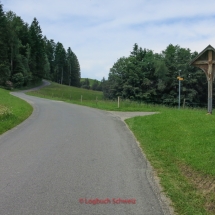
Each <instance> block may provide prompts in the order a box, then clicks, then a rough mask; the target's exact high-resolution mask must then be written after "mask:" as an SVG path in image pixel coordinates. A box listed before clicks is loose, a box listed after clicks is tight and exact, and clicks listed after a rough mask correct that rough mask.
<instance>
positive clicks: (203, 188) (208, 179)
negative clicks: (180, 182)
mask: <svg viewBox="0 0 215 215" xmlns="http://www.w3.org/2000/svg"><path fill="white" fill-rule="evenodd" d="M180 169H181V171H182V173H183V174H184V175H185V177H186V178H187V179H188V181H189V182H190V183H191V184H193V185H194V186H195V188H197V189H198V191H199V192H200V193H201V194H202V196H203V197H204V198H205V200H206V203H205V209H206V210H207V211H208V212H210V213H213V214H215V177H212V176H209V175H203V174H200V173H199V172H197V171H194V170H193V169H191V168H190V167H188V166H186V165H180Z"/></svg>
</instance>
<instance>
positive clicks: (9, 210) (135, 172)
mask: <svg viewBox="0 0 215 215" xmlns="http://www.w3.org/2000/svg"><path fill="white" fill-rule="evenodd" d="M13 94H14V95H16V96H18V97H20V98H23V99H25V100H27V101H28V102H30V103H31V104H32V105H33V106H34V112H33V114H32V115H31V116H30V117H29V118H28V119H27V120H26V121H24V122H23V123H22V124H20V125H19V126H17V127H16V128H14V129H12V130H10V131H8V132H6V133H5V134H3V135H1V136H0V215H73V214H74V215H76V214H78V215H85V214H86V215H88V214H89V215H103V214H105V215H118V214H119V215H124V214H125V215H130V214H131V215H133V214H134V215H136V214H138V215H140V214H141V215H161V214H165V211H164V210H163V209H162V203H161V201H160V200H159V197H158V195H157V194H156V192H155V191H154V188H153V183H152V182H151V181H150V178H149V177H148V176H147V175H148V173H147V171H148V168H147V162H146V160H145V158H144V156H143V155H142V153H141V150H140V148H139V147H138V145H137V143H136V141H135V138H134V137H133V135H132V134H131V132H130V131H129V130H128V128H127V126H126V125H125V123H124V122H122V121H121V120H120V119H119V117H116V116H114V115H113V114H112V113H110V112H106V111H100V110H96V109H92V108H88V107H82V106H78V105H73V104H68V103H64V102H59V101H51V100H48V99H42V98H36V97H32V96H28V95H25V94H24V93H21V92H20V93H13Z"/></svg>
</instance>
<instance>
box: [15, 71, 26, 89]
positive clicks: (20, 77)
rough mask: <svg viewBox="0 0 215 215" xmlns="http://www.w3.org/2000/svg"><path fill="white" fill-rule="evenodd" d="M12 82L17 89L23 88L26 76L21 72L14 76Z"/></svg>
mask: <svg viewBox="0 0 215 215" xmlns="http://www.w3.org/2000/svg"><path fill="white" fill-rule="evenodd" d="M12 81H13V83H14V86H15V87H22V86H23V84H24V76H23V74H22V73H21V72H19V73H16V74H14V75H13V76H12Z"/></svg>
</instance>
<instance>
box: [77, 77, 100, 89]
mask: <svg viewBox="0 0 215 215" xmlns="http://www.w3.org/2000/svg"><path fill="white" fill-rule="evenodd" d="M86 79H87V78H81V82H83V81H85V80H86ZM88 80H89V83H90V87H92V86H93V82H94V81H98V80H96V79H91V78H88ZM98 82H99V83H100V82H101V81H98Z"/></svg>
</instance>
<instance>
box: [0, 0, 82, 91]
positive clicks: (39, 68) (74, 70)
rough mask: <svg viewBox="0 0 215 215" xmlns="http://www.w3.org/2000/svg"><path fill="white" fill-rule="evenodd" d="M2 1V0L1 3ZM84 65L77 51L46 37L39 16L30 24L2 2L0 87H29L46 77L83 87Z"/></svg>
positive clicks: (0, 6) (0, 7) (0, 12)
mask: <svg viewBox="0 0 215 215" xmlns="http://www.w3.org/2000/svg"><path fill="white" fill-rule="evenodd" d="M0 3H1V2H0ZM80 77H81V73H80V65H79V62H78V58H77V56H76V55H75V53H74V52H73V51H72V50H71V48H70V47H69V48H68V49H67V50H65V48H64V46H63V44H62V43H60V42H57V43H55V42H54V40H53V39H50V40H49V39H48V38H47V37H46V36H43V34H42V30H41V28H40V25H39V22H38V20H37V19H36V18H34V19H33V21H32V23H31V24H30V25H29V24H28V23H25V22H24V21H23V20H22V18H21V17H20V16H17V15H16V14H15V13H14V12H12V11H8V12H4V11H3V5H2V4H0V86H2V87H5V88H8V89H11V88H17V87H23V86H27V85H29V84H32V83H37V82H39V81H41V79H42V78H45V79H48V80H52V81H55V82H57V83H60V84H65V85H70V86H76V87H79V86H80Z"/></svg>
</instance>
